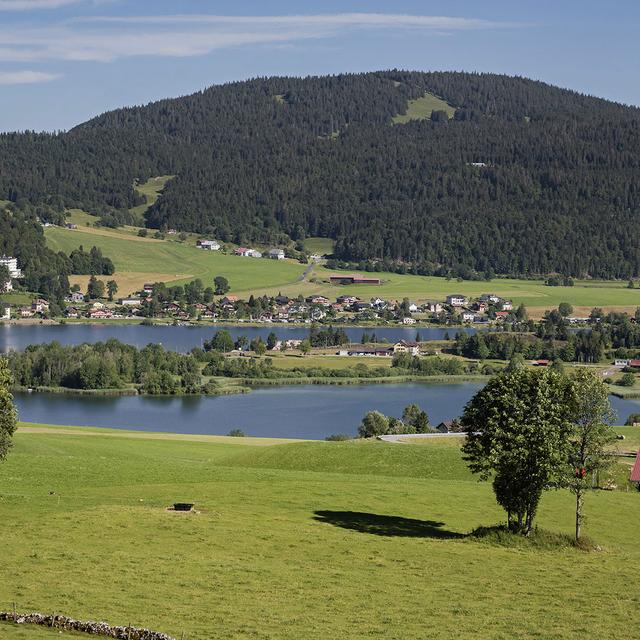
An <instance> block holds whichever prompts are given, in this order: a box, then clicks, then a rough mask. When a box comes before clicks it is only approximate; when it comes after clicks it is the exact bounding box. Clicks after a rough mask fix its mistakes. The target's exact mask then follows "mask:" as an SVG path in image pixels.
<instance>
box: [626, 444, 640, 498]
mask: <svg viewBox="0 0 640 640" xmlns="http://www.w3.org/2000/svg"><path fill="white" fill-rule="evenodd" d="M629 481H630V482H637V483H638V489H639V490H640V451H638V454H637V455H636V463H635V464H634V465H633V469H631V476H630V477H629Z"/></svg>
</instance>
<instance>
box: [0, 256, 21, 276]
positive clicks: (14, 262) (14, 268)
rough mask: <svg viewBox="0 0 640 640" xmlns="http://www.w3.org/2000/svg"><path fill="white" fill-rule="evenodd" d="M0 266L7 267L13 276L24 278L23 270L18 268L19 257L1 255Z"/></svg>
mask: <svg viewBox="0 0 640 640" xmlns="http://www.w3.org/2000/svg"><path fill="white" fill-rule="evenodd" d="M0 266H4V267H7V269H8V270H9V275H10V276H11V277H12V278H22V271H21V270H20V269H18V259H17V258H11V257H10V256H0Z"/></svg>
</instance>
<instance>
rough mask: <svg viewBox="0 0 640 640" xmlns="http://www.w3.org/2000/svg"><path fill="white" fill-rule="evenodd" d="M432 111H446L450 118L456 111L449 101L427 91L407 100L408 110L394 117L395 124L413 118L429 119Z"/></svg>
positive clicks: (404, 122) (403, 122)
mask: <svg viewBox="0 0 640 640" xmlns="http://www.w3.org/2000/svg"><path fill="white" fill-rule="evenodd" d="M432 111H446V112H447V115H448V116H449V118H452V117H453V114H454V113H455V112H456V109H455V107H452V106H451V105H450V104H449V103H448V102H446V101H445V100H442V98H438V96H434V95H433V94H432V93H428V92H427V93H425V94H424V95H423V96H422V97H420V98H416V99H415V100H409V101H408V102H407V112H406V113H404V114H402V115H397V116H395V117H394V118H393V123H394V124H406V123H407V122H410V121H411V120H427V119H428V118H431V112H432Z"/></svg>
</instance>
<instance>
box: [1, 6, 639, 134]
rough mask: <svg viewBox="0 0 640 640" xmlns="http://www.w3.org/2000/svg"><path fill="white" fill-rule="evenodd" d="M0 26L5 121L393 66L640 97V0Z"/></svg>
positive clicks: (241, 9) (164, 11)
mask: <svg viewBox="0 0 640 640" xmlns="http://www.w3.org/2000/svg"><path fill="white" fill-rule="evenodd" d="M614 8H615V10H614ZM0 26H1V27H2V28H1V29H0V96H1V97H0V130H3V131H13V130H24V129H32V130H55V129H67V128H69V127H71V126H73V125H74V124H78V123H80V122H82V121H83V120H86V119H87V118H89V117H92V116H94V115H97V114H99V113H102V112H103V111H107V110H109V109H113V108H116V107H119V106H123V105H132V104H143V103H146V102H149V101H151V100H156V99H159V98H163V97H167V96H178V95H183V94H187V93H191V92H193V91H197V90H199V89H201V88H203V87H206V86H209V85H211V84H218V83H222V82H227V81H231V80H242V79H245V78H250V77H255V76H265V75H308V74H325V73H339V72H350V71H369V70H375V69H388V68H393V67H398V68H405V69H415V70H447V69H461V70H477V71H493V72H499V73H508V74H515V75H523V76H528V77H532V78H536V79H541V80H544V81H546V82H550V83H552V84H557V85H560V86H563V87H569V88H572V89H576V90H578V91H583V92H586V93H590V94H594V95H598V96H602V97H605V98H609V99H612V100H618V101H621V102H626V103H630V104H636V105H640V82H639V80H640V74H639V71H640V44H638V33H640V2H638V1H637V0H615V2H611V3H607V2H604V1H603V0H597V1H596V0H553V1H552V0H536V1H531V0H509V1H506V0H484V1H483V2H480V1H479V0H449V1H448V2H431V1H429V0H423V1H419V0H393V1H389V0H367V1H364V0H344V1H337V0H307V1H301V0H298V1H293V0H273V1H272V0H262V1H260V2H258V1H256V0H235V2H231V1H227V0H0Z"/></svg>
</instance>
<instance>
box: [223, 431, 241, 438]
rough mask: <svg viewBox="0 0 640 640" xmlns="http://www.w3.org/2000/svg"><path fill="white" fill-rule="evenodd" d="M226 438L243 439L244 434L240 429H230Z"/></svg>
mask: <svg viewBox="0 0 640 640" xmlns="http://www.w3.org/2000/svg"><path fill="white" fill-rule="evenodd" d="M227 435H228V436H231V437H232V438H244V437H245V433H244V431H243V430H242V429H231V431H229V433H228V434H227Z"/></svg>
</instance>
